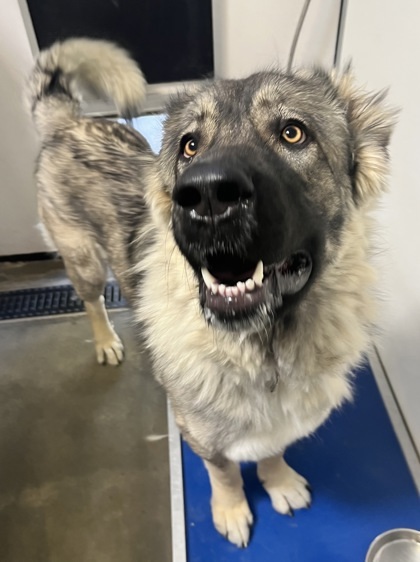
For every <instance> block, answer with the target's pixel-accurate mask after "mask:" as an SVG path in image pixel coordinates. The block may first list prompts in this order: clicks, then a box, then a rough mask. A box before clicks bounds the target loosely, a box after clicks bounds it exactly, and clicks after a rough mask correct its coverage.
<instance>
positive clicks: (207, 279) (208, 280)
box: [201, 267, 217, 289]
mask: <svg viewBox="0 0 420 562" xmlns="http://www.w3.org/2000/svg"><path fill="white" fill-rule="evenodd" d="M201 275H202V276H203V279H204V283H205V284H206V287H207V288H208V289H211V286H212V285H213V284H217V279H216V278H215V277H213V275H212V274H211V273H210V271H209V270H208V269H207V268H205V267H202V268H201Z"/></svg>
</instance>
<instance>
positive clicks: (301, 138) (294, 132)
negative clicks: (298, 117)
mask: <svg viewBox="0 0 420 562" xmlns="http://www.w3.org/2000/svg"><path fill="white" fill-rule="evenodd" d="M281 138H282V139H283V140H285V141H286V142H287V143H289V144H302V143H303V142H305V140H306V133H305V131H304V130H303V129H302V127H299V125H287V127H285V128H284V129H283V130H282V132H281Z"/></svg>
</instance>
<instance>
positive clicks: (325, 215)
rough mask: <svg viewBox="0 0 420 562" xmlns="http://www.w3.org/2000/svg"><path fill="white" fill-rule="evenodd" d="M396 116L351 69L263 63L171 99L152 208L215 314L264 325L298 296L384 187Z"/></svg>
mask: <svg viewBox="0 0 420 562" xmlns="http://www.w3.org/2000/svg"><path fill="white" fill-rule="evenodd" d="M393 121H394V114H393V112H390V111H388V110H387V109H386V108H385V107H384V104H383V96H380V95H379V96H378V95H376V96H375V95H370V96H369V95H365V94H361V93H359V92H358V91H357V90H355V89H354V87H353V85H352V81H351V79H350V76H349V74H348V73H346V74H344V75H343V76H341V77H338V76H335V75H331V74H330V75H329V74H327V73H325V72H321V71H313V72H310V73H309V72H308V73H305V72H301V73H297V74H293V75H291V74H281V73H260V74H255V75H253V76H251V77H249V78H247V79H245V80H236V81H221V82H216V83H214V84H212V85H208V86H205V87H202V88H201V89H198V90H195V91H192V92H185V93H183V94H180V95H179V96H178V97H177V98H176V99H174V100H173V101H172V103H171V104H170V106H169V108H168V117H167V120H166V123H165V133H164V140H163V147H162V151H161V153H160V157H159V163H160V172H161V177H162V179H163V184H164V185H163V188H162V189H161V191H160V192H159V193H158V194H155V195H154V197H155V200H154V207H155V211H156V209H157V212H159V213H160V215H161V217H162V216H163V217H164V219H165V222H166V221H168V222H169V223H170V224H171V228H172V231H173V236H174V238H175V241H176V243H177V245H178V247H179V250H180V251H181V253H182V254H183V255H184V257H185V258H186V260H187V261H188V263H189V264H190V266H191V267H192V268H193V270H194V272H195V275H196V278H197V280H198V290H197V298H198V299H199V302H200V305H201V307H202V310H203V313H204V316H205V318H206V319H207V320H208V322H210V323H211V324H213V325H215V326H223V327H225V328H227V329H230V330H243V329H255V330H259V329H261V328H262V327H263V326H264V327H266V326H267V323H270V322H273V321H275V320H276V319H277V318H278V317H279V316H280V315H282V314H283V313H284V311H286V310H292V309H293V307H294V306H296V305H298V303H299V301H300V300H301V299H303V298H304V296H305V294H307V292H308V291H310V289H311V285H312V284H313V283H315V282H316V280H317V278H318V276H319V275H320V274H321V273H322V271H323V269H324V267H325V266H326V264H328V263H330V262H331V261H332V260H334V257H335V253H336V252H337V248H338V247H339V245H340V236H341V233H342V229H343V228H344V225H345V223H346V219H347V216H348V215H349V214H350V213H351V212H352V211H353V210H355V209H358V208H360V207H362V206H364V205H365V204H366V202H367V201H368V200H369V199H370V198H371V197H372V196H373V195H375V194H376V193H378V192H380V191H381V190H382V188H383V185H384V179H385V175H386V170H387V145H388V141H389V136H390V132H391V129H392V125H393Z"/></svg>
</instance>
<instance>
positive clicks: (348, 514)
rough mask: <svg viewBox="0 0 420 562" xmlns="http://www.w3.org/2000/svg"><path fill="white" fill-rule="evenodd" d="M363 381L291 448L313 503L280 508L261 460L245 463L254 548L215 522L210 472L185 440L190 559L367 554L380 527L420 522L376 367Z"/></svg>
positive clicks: (309, 561)
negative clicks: (263, 477)
mask: <svg viewBox="0 0 420 562" xmlns="http://www.w3.org/2000/svg"><path fill="white" fill-rule="evenodd" d="M356 383H357V384H356V397H355V400H354V402H353V403H351V404H347V405H346V406H345V407H344V408H343V409H342V410H341V411H340V412H335V413H334V414H333V416H332V417H331V418H330V419H329V421H328V422H327V423H326V424H325V425H324V426H323V427H321V428H320V429H319V430H318V431H317V433H316V434H315V436H313V437H311V438H308V439H305V440H304V441H302V442H300V443H298V444H296V445H294V446H293V447H291V448H290V449H289V450H288V452H287V455H286V458H287V460H288V462H289V463H290V464H291V466H292V467H293V468H295V469H296V470H297V471H298V472H300V473H301V474H302V475H303V476H305V477H306V478H307V479H308V480H309V482H310V484H311V486H312V488H313V491H314V493H313V504H312V507H311V508H310V509H309V510H301V511H297V512H296V514H295V517H293V518H290V517H287V516H282V515H279V514H278V513H276V512H275V511H274V510H273V509H272V507H271V505H270V501H269V498H268V496H267V495H266V493H265V492H264V490H263V488H262V487H261V485H260V484H259V482H258V480H257V477H256V471H255V466H254V465H246V466H244V467H243V475H244V479H245V491H246V494H247V497H248V501H249V503H250V506H251V510H252V512H253V514H254V520H255V523H254V527H253V533H252V537H251V542H250V545H249V546H248V548H247V549H244V550H241V549H237V548H236V547H234V546H233V545H231V544H230V543H228V542H227V541H226V540H225V539H224V538H223V537H221V536H220V535H219V534H218V533H217V532H216V530H215V529H214V527H213V524H212V521H211V514H210V504H209V499H210V486H209V483H208V476H207V473H206V471H205V469H204V467H203V464H202V462H201V460H200V459H199V458H198V457H197V456H196V455H195V454H194V453H193V452H192V451H191V449H190V448H189V447H188V446H187V445H186V444H185V443H184V444H183V467H184V489H185V512H186V530H187V552H188V562H257V561H258V562H263V561H264V562H265V561H276V562H277V561H278V562H364V560H365V556H366V552H367V549H368V547H369V544H370V543H371V541H372V540H373V539H374V538H375V536H376V535H378V534H379V533H382V532H383V531H386V530H388V529H391V528H395V527H411V528H419V527H420V500H419V496H418V494H417V491H416V489H415V486H414V483H413V481H412V478H411V475H410V473H409V470H408V467H407V465H406V462H405V460H404V457H403V455H402V452H401V449H400V446H399V444H398V441H397V439H396V436H395V434H394V431H393V429H392V426H391V423H390V421H389V418H388V415H387V412H386V410H385V407H384V405H383V402H382V399H381V397H380V394H379V391H378V388H377V386H376V383H375V380H374V377H373V374H372V372H371V370H370V368H369V367H365V368H363V369H361V370H360V372H359V373H358V376H357V379H356Z"/></svg>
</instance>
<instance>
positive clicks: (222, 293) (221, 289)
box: [219, 283, 226, 297]
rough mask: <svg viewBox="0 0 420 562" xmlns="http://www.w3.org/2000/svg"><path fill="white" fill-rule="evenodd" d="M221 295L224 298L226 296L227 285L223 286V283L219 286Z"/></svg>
mask: <svg viewBox="0 0 420 562" xmlns="http://www.w3.org/2000/svg"><path fill="white" fill-rule="evenodd" d="M219 294H220V295H222V297H224V296H225V295H226V285H223V283H221V284H220V285H219Z"/></svg>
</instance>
